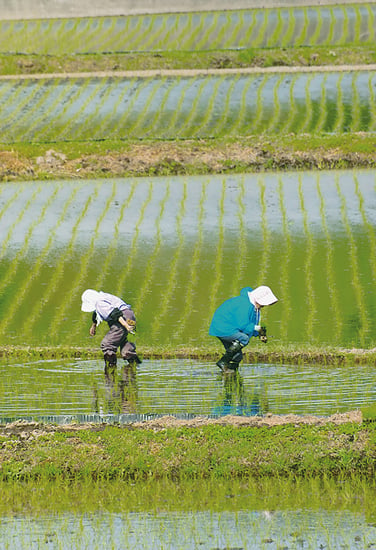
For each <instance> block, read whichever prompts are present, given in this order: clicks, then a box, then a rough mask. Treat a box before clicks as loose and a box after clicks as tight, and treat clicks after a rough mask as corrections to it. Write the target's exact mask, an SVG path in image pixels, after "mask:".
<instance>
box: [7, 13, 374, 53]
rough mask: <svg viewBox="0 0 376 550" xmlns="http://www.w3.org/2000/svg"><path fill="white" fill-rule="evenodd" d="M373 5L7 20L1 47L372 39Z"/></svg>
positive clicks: (232, 45) (164, 47) (174, 46)
mask: <svg viewBox="0 0 376 550" xmlns="http://www.w3.org/2000/svg"><path fill="white" fill-rule="evenodd" d="M375 14H376V8H375V5H374V3H366V2H365V3H364V4H358V3H356V4H354V5H348V4H344V5H338V6H309V7H307V6H306V7H305V6H297V7H293V8H292V7H290V8H284V7H282V8H271V9H250V10H234V11H231V10H229V11H223V12H219V11H218V12H216V11H212V12H198V13H194V12H193V13H176V14H155V15H153V14H152V15H131V16H126V17H100V18H96V17H93V18H83V19H70V18H65V19H52V20H32V21H31V20H27V21H1V22H0V52H4V53H9V52H17V53H26V54H30V53H39V54H40V53H42V54H49V55H51V54H56V55H63V54H70V53H108V52H124V51H139V52H142V51H174V50H178V51H184V50H186V51H200V50H208V49H209V50H213V49H217V50H226V49H227V50H229V49H240V48H288V47H297V46H323V45H324V46H325V45H326V46H328V45H337V46H343V45H346V46H349V45H350V44H353V45H358V44H373V42H374V38H375V28H374V20H375Z"/></svg>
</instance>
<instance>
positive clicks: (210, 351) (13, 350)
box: [0, 342, 376, 365]
mask: <svg viewBox="0 0 376 550" xmlns="http://www.w3.org/2000/svg"><path fill="white" fill-rule="evenodd" d="M97 343H98V346H97V347H92V348H88V347H78V346H67V345H65V346H12V345H9V346H1V347H0V357H9V358H20V359H43V360H45V359H55V358H57V359H71V358H81V359H92V358H102V352H101V351H100V349H99V342H97ZM137 349H138V353H139V355H140V356H142V357H143V358H144V359H158V358H163V359H189V358H190V359H202V360H208V361H216V360H217V359H218V356H219V354H220V353H221V348H219V346H218V344H217V343H216V342H214V343H212V344H209V345H205V346H202V347H193V346H189V345H172V344H171V345H170V346H168V345H161V346H158V345H155V346H152V347H146V346H142V345H139V346H138V347H137ZM243 354H244V362H245V363H274V364H275V363H281V364H312V365H314V364H315V363H316V364H319V365H343V364H349V365H353V364H365V365H372V364H376V351H375V350H374V349H370V350H363V349H351V350H349V349H343V348H340V347H334V346H333V347H330V346H325V345H317V346H313V345H309V344H286V345H273V344H272V343H270V344H269V343H268V344H266V345H265V344H261V343H253V342H252V345H250V346H249V347H248V348H247V349H245V350H244V351H243Z"/></svg>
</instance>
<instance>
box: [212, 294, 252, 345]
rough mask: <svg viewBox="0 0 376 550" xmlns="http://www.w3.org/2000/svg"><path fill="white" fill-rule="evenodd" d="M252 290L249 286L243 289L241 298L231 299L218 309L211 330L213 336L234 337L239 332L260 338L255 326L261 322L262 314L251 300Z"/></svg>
mask: <svg viewBox="0 0 376 550" xmlns="http://www.w3.org/2000/svg"><path fill="white" fill-rule="evenodd" d="M251 290H252V288H251V287H249V286H246V287H244V288H242V290H241V291H240V295H239V296H235V297H234V298H229V299H228V300H226V301H225V302H223V304H221V305H220V306H219V307H218V309H217V310H216V311H215V313H214V315H213V319H212V322H211V324H210V328H209V334H210V335H211V336H217V337H219V338H220V337H226V336H232V335H233V334H235V333H236V332H239V331H240V332H244V333H245V334H247V336H249V337H251V336H258V334H259V333H258V331H256V330H255V325H258V324H259V322H260V312H259V310H257V309H256V308H255V306H254V305H253V304H252V303H251V302H250V300H249V297H248V292H251Z"/></svg>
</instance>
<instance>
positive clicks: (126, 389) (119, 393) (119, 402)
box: [93, 364, 138, 414]
mask: <svg viewBox="0 0 376 550" xmlns="http://www.w3.org/2000/svg"><path fill="white" fill-rule="evenodd" d="M104 387H105V391H104V403H105V411H104V410H103V407H102V404H101V400H100V397H99V392H98V388H97V387H96V386H95V387H94V391H93V394H94V400H93V411H94V412H95V413H98V414H103V412H106V413H111V414H122V413H127V414H130V413H136V412H137V397H138V394H137V380H136V365H135V364H125V365H124V366H123V367H122V369H121V370H120V372H118V370H117V369H116V368H114V369H106V370H105V373H104Z"/></svg>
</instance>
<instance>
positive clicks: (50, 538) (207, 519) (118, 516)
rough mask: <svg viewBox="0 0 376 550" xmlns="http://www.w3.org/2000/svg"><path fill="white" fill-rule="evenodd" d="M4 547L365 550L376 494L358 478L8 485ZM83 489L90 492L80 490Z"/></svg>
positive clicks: (1, 532) (0, 536)
mask: <svg viewBox="0 0 376 550" xmlns="http://www.w3.org/2000/svg"><path fill="white" fill-rule="evenodd" d="M1 491H2V494H3V500H4V501H3V503H2V504H1V513H0V549H1V550H3V549H6V548H11V549H13V548H17V549H26V548H27V549H39V548H47V549H55V548H56V549H57V548H59V549H64V550H65V549H80V550H81V549H83V548H90V549H97V548H98V549H99V548H100V549H103V548H106V549H107V548H113V549H125V548H132V549H148V548H152V549H153V550H154V549H158V550H159V549H165V550H167V549H174V550H175V549H180V548H183V549H197V548H201V549H204V550H214V549H217V550H218V549H223V550H225V549H226V550H230V549H231V550H235V549H237V550H240V549H257V550H259V549H263V548H267V549H268V550H270V549H272V550H275V549H282V548H285V549H287V548H288V549H320V548H321V549H339V548H341V549H342V548H343V549H359V550H360V549H365V548H373V547H374V545H375V544H376V524H375V505H374V502H375V498H374V497H375V488H374V486H371V485H370V484H368V485H367V484H364V483H363V484H362V483H356V482H355V480H352V481H347V482H344V483H343V484H342V486H341V484H337V486H336V482H335V481H334V480H325V481H323V480H301V481H300V482H299V483H294V482H292V481H291V480H286V479H285V480H282V479H280V480H278V479H277V480H267V479H264V480H258V481H252V480H242V481H240V480H233V481H230V480H228V481H222V482H218V480H216V481H215V482H208V481H204V480H200V481H194V480H193V481H192V482H189V483H187V482H185V483H184V482H183V483H177V484H174V483H173V482H167V481H160V482H158V481H155V482H153V483H150V482H149V483H147V482H146V483H138V484H136V485H135V486H134V487H132V486H130V485H129V484H127V483H125V482H122V481H119V482H116V483H113V482H112V483H111V482H105V481H103V482H101V483H98V484H91V485H88V484H87V483H86V484H85V483H81V484H78V485H77V486H75V484H74V483H73V485H72V486H71V487H66V486H59V484H57V485H56V484H55V485H49V486H45V487H44V486H43V484H42V487H38V486H37V485H36V484H31V485H30V484H26V485H25V486H24V487H20V485H19V484H18V485H17V486H16V487H13V489H12V487H9V486H7V485H2V486H1ZM80 491H81V492H80Z"/></svg>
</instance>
